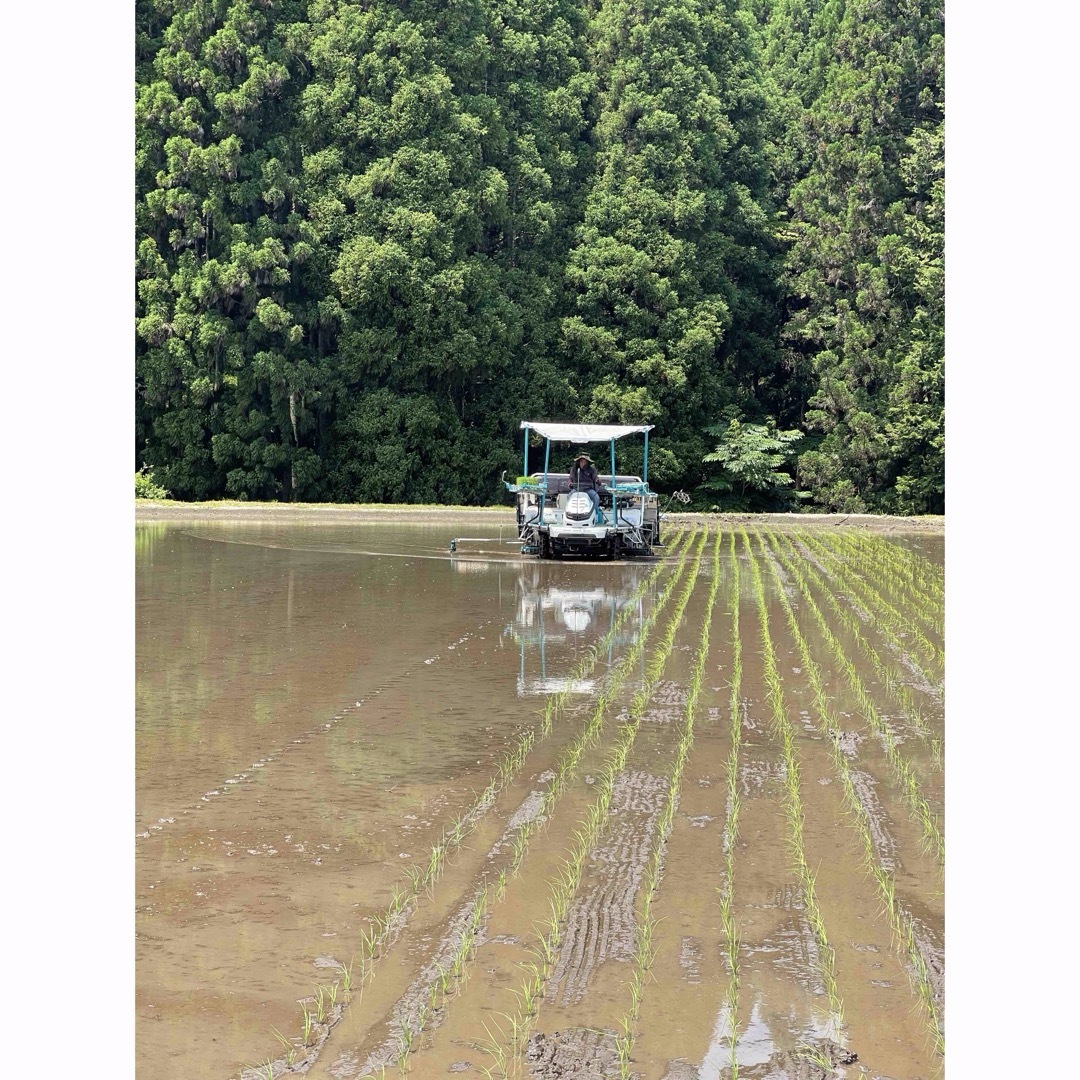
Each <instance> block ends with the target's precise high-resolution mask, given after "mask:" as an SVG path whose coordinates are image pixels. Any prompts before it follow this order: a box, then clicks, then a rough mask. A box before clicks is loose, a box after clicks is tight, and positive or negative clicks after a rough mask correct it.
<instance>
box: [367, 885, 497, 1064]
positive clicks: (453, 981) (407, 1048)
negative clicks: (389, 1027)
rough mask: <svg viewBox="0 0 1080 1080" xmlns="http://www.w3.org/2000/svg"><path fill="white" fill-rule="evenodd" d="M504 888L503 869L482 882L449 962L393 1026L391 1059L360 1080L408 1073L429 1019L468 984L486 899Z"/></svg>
mask: <svg viewBox="0 0 1080 1080" xmlns="http://www.w3.org/2000/svg"><path fill="white" fill-rule="evenodd" d="M505 889H506V872H505V870H504V871H503V872H502V873H501V874H500V875H499V877H498V879H497V880H496V881H495V882H487V881H485V882H484V883H483V884H482V885H481V886H480V888H479V889H477V890H476V892H475V893H474V894H473V900H472V903H471V904H470V906H469V909H468V911H467V913H466V917H465V920H464V922H463V925H462V926H461V928H460V932H459V934H458V938H457V941H456V943H455V946H454V950H453V953H452V955H451V956H450V959H449V962H448V963H447V964H446V965H445V966H441V965H440V966H438V967H437V969H436V971H435V977H434V978H433V979H432V980H431V982H430V983H429V984H428V987H427V994H426V996H425V998H424V1000H423V1001H421V1002H420V1003H419V1004H418V1005H417V1006H416V1009H415V1013H414V1014H413V1015H411V1016H406V1017H404V1018H402V1019H401V1020H400V1021H399V1022H398V1025H397V1034H396V1043H395V1045H394V1047H393V1049H392V1051H391V1053H392V1060H387V1061H383V1062H380V1063H379V1064H377V1065H376V1066H375V1068H374V1070H372V1071H368V1072H366V1073H365V1074H364V1075H363V1076H362V1077H361V1078H360V1080H384V1078H385V1076H386V1071H387V1069H388V1068H390V1067H391V1066H393V1067H394V1068H395V1069H396V1071H397V1072H398V1073H399V1074H400V1075H401V1076H405V1075H406V1074H407V1073H408V1072H409V1059H410V1057H411V1056H412V1054H413V1053H414V1052H415V1051H416V1049H417V1048H418V1047H419V1043H420V1039H421V1037H422V1036H423V1034H424V1031H425V1030H426V1029H427V1028H428V1026H429V1024H430V1022H431V1020H432V1019H433V1018H434V1017H435V1016H436V1015H438V1013H439V1012H440V1011H442V1010H443V1009H445V1008H446V1007H447V1006H448V1004H449V1002H450V1001H451V999H452V998H453V997H454V996H455V995H456V994H457V993H458V992H459V991H460V990H461V988H462V987H463V986H465V984H466V983H467V982H468V977H469V965H470V962H471V961H472V960H473V959H474V957H475V955H476V941H477V937H478V935H479V933H480V930H481V927H482V926H483V924H484V918H485V915H486V912H487V908H488V904H489V902H490V900H492V899H495V900H500V899H501V898H502V895H503V892H504V891H505Z"/></svg>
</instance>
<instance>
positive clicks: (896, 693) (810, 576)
mask: <svg viewBox="0 0 1080 1080" xmlns="http://www.w3.org/2000/svg"><path fill="white" fill-rule="evenodd" d="M773 542H774V543H777V544H779V546H781V547H782V548H783V550H784V551H786V552H787V553H788V554H789V555H790V556H792V560H793V561H792V567H793V569H792V573H793V574H794V575H795V576H797V577H798V576H802V577H804V578H806V579H807V580H809V581H810V582H811V583H812V584H816V585H817V586H818V589H819V592H820V593H821V595H822V596H824V598H825V601H826V603H827V604H828V606H829V608H830V610H831V611H832V613H833V615H834V616H835V617H836V618H837V619H838V620H839V621H840V622H841V623H842V624H843V626H844V627H845V629H846V630H847V631H848V633H850V634H851V636H852V637H853V638H854V640H855V643H856V645H857V646H858V648H859V651H860V652H861V653H862V655H863V656H864V657H865V658H866V659H867V660H868V661H869V662H870V664H871V666H872V667H873V668H874V672H875V674H876V675H877V677H878V679H879V681H880V682H881V684H882V685H883V686H884V688H885V691H886V693H887V694H888V696H889V697H890V699H891V700H892V701H893V702H894V703H895V704H896V705H897V706H898V707H899V709H900V711H901V712H902V713H904V714H905V715H906V716H907V718H908V719H909V720H910V722H911V724H912V727H913V729H914V731H915V732H916V734H917V735H919V736H920V737H922V738H927V737H929V731H928V729H927V727H926V724H925V721H924V720H923V716H922V710H921V708H920V707H919V704H918V702H917V701H916V699H915V697H914V695H913V694H912V692H911V689H910V687H908V685H907V683H905V682H904V680H903V679H902V678H900V677H899V676H898V675H897V674H896V673H895V672H894V671H893V670H892V669H890V668H889V667H888V666H887V665H886V664H885V662H884V660H883V659H882V657H881V655H880V653H879V652H878V650H877V649H875V648H874V646H873V645H872V644H871V643H870V641H869V640H868V639H867V638H866V636H865V635H864V634H863V632H862V626H861V624H860V619H859V617H858V615H857V614H856V611H855V610H853V608H852V607H849V606H847V605H845V604H842V603H841V602H840V601H839V600H838V599H837V597H836V595H835V594H834V592H833V590H832V589H830V588H829V587H828V585H827V584H826V583H825V581H824V580H823V579H822V577H821V575H820V574H819V573H818V572H817V570H816V569H815V568H814V566H813V565H812V564H810V563H807V562H802V561H799V560H798V559H797V557H796V556H795V553H794V551H793V549H792V546H791V544H790V542H789V541H787V540H786V539H781V538H773Z"/></svg>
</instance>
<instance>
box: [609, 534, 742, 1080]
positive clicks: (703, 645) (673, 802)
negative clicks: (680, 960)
mask: <svg viewBox="0 0 1080 1080" xmlns="http://www.w3.org/2000/svg"><path fill="white" fill-rule="evenodd" d="M721 537H722V533H721V532H720V531H719V530H718V531H717V533H716V540H715V541H714V544H713V552H712V580H711V581H710V583H709V595H708V598H707V599H706V601H705V614H704V617H703V619H702V624H701V637H700V640H699V642H698V648H697V653H696V654H695V657H694V664H693V668H692V670H691V673H690V686H689V689H688V691H687V695H686V703H685V706H684V708H683V725H682V731H681V733H680V736H679V742H678V744H677V746H676V749H675V760H674V762H673V764H672V768H671V774H670V775H669V777H668V788H667V795H666V797H665V799H664V806H663V809H662V810H661V812H660V816H659V818H658V819H657V821H656V838H655V840H654V842H653V849H652V856H651V858H650V860H649V865H648V867H647V869H646V871H645V876H644V879H643V889H642V897H643V899H642V901H641V907H640V910H639V912H638V921H637V930H636V937H635V950H634V972H633V974H632V975H631V977H630V988H629V989H630V1007H629V1008H628V1009H627V1011H626V1013H625V1014H624V1015H623V1017H622V1019H621V1021H620V1027H619V1031H618V1033H617V1035H616V1038H615V1045H616V1052H617V1053H618V1058H619V1075H620V1077H622V1078H623V1080H626V1078H627V1077H629V1075H630V1056H631V1052H632V1050H633V1046H634V1039H635V1038H636V1036H637V1022H638V1016H639V1015H640V1010H641V995H642V992H643V990H644V987H645V978H646V976H647V975H648V972H649V969H650V968H651V967H652V962H653V943H652V939H653V931H654V929H655V926H656V920H655V917H654V916H653V910H652V909H653V900H654V898H655V896H656V893H657V890H658V889H659V887H660V877H661V874H662V873H663V870H664V858H665V855H666V853H667V840H668V836H669V835H670V833H671V826H672V823H673V821H674V819H675V810H676V808H677V806H678V801H679V789H680V787H681V786H682V776H683V770H684V769H685V767H686V759H687V756H688V755H689V753H690V748H691V747H692V746H693V744H694V718H695V714H696V712H697V703H698V698H699V697H700V696H701V684H702V680H703V678H704V676H705V662H706V660H707V658H708V655H709V628H710V624H711V623H712V613H713V608H714V607H715V606H716V594H717V591H718V589H719V588H720V540H721Z"/></svg>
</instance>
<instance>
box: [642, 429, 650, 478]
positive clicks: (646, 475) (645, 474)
mask: <svg viewBox="0 0 1080 1080" xmlns="http://www.w3.org/2000/svg"><path fill="white" fill-rule="evenodd" d="M641 471H642V473H643V476H642V477H641V479H642V482H643V483H646V484H647V483H648V482H649V433H648V432H647V431H646V432H645V464H644V465H643V466H642V469H641Z"/></svg>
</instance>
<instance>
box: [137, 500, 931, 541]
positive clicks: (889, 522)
mask: <svg viewBox="0 0 1080 1080" xmlns="http://www.w3.org/2000/svg"><path fill="white" fill-rule="evenodd" d="M664 517H665V520H667V521H670V522H674V521H685V522H687V523H690V524H700V523H703V522H708V523H713V524H721V525H724V524H727V525H753V524H762V525H768V526H769V527H770V528H774V529H785V528H798V529H806V528H814V527H816V526H830V527H833V528H836V527H843V528H850V529H856V530H859V531H865V532H875V533H902V532H911V533H924V534H931V535H943V534H944V532H945V518H944V517H914V518H906V517H889V516H887V515H885V514H696V513H695V514H688V513H681V514H680V513H674V512H672V513H668V514H665V515H664ZM513 520H514V517H513V507H509V506H406V505H388V506H377V505H360V504H353V505H342V504H335V503H247V502H202V503H181V502H156V501H154V500H151V499H136V500H135V521H136V522H141V521H253V522H297V523H302V524H309V525H316V524H322V523H333V524H348V523H350V522H372V521H395V522H396V521H401V522H406V521H439V522H447V523H448V524H453V523H456V522H459V521H472V522H501V523H510V522H512V521H513Z"/></svg>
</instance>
